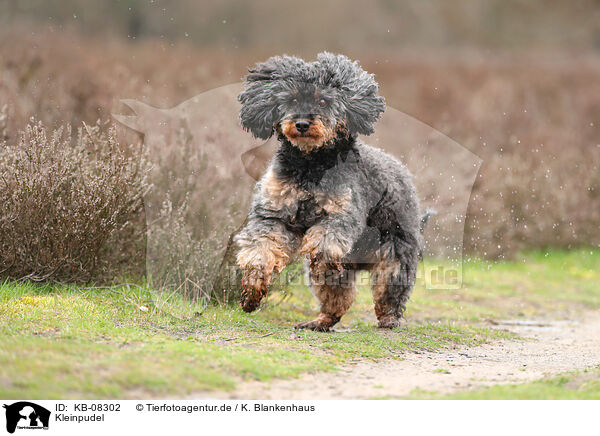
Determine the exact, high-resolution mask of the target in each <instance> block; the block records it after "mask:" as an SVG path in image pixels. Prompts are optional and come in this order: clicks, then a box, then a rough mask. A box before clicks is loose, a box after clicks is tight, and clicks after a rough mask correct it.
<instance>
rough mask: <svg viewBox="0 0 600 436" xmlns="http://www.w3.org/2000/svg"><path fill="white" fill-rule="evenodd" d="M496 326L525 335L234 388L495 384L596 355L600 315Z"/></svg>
mask: <svg viewBox="0 0 600 436" xmlns="http://www.w3.org/2000/svg"><path fill="white" fill-rule="evenodd" d="M496 327H498V328H503V329H507V330H510V331H513V332H515V333H517V334H519V335H520V336H522V337H524V338H528V339H527V340H523V341H520V340H517V341H500V342H495V343H493V344H487V345H483V346H479V347H470V348H456V349H450V350H443V351H435V352H424V353H419V354H417V353H407V354H406V355H405V356H403V357H404V360H391V359H390V360H382V361H378V362H373V361H365V360H356V361H352V362H350V363H349V364H346V365H344V366H342V367H341V368H340V370H339V371H338V372H336V373H317V374H308V375H305V376H303V377H301V378H299V379H294V380H278V381H273V382H271V383H260V382H250V383H242V384H240V385H239V387H238V389H236V391H235V392H232V393H221V394H216V395H212V394H211V395H210V396H214V397H220V398H245V399H278V400H279V399H367V398H373V397H382V396H385V397H399V396H403V395H407V394H409V393H410V392H411V391H412V390H414V389H422V390H426V391H434V392H440V393H449V392H455V391H460V390H465V389H474V388H476V387H481V386H488V385H494V384H504V383H517V382H526V381H529V380H534V379H539V378H541V377H543V376H546V375H551V374H556V373H559V372H563V371H569V370H575V369H583V368H588V367H592V366H595V365H598V364H599V363H600V317H597V316H595V317H591V316H588V317H586V318H584V319H582V320H581V321H580V322H574V321H556V322H548V321H540V322H537V321H529V322H517V321H514V322H513V321H506V322H502V323H500V324H499V325H498V326H496Z"/></svg>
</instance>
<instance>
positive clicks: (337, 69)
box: [317, 52, 385, 135]
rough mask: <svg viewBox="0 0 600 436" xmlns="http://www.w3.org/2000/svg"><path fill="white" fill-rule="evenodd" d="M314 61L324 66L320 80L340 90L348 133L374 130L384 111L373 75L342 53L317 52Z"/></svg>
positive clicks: (366, 133)
mask: <svg viewBox="0 0 600 436" xmlns="http://www.w3.org/2000/svg"><path fill="white" fill-rule="evenodd" d="M317 60H318V62H319V63H320V64H321V66H322V68H323V72H322V75H323V76H325V77H323V79H324V80H325V81H326V82H328V83H329V84H330V85H331V86H334V87H336V88H338V89H340V90H341V91H340V92H341V100H342V102H343V106H344V111H345V113H346V123H347V128H348V131H349V132H350V134H362V135H370V134H371V133H373V132H374V131H375V128H374V124H375V123H376V122H377V120H378V119H379V118H380V117H381V114H382V113H383V111H385V99H384V98H383V97H381V96H380V95H379V94H378V91H379V85H378V84H377V82H376V81H375V76H374V75H373V74H369V73H367V72H366V71H365V70H363V69H362V68H361V67H360V65H359V64H358V62H352V61H351V60H350V59H348V58H347V57H346V56H344V55H336V54H332V53H327V52H323V53H319V55H318V56H317Z"/></svg>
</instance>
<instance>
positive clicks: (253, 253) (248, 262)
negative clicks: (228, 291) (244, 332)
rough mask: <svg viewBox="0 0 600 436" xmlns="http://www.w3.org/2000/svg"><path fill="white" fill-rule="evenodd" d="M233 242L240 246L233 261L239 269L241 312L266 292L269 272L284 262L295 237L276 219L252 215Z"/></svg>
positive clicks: (254, 306) (295, 242)
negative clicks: (240, 275)
mask: <svg viewBox="0 0 600 436" xmlns="http://www.w3.org/2000/svg"><path fill="white" fill-rule="evenodd" d="M235 242H236V243H237V245H238V246H239V248H240V250H239V251H238V254H237V263H238V265H239V266H240V268H241V269H242V271H243V277H242V298H241V305H242V309H244V311H245V312H252V311H254V310H256V309H257V308H258V306H259V304H260V302H261V300H262V299H263V298H264V297H265V296H266V295H267V292H268V286H269V285H270V284H271V279H272V276H273V273H280V272H281V271H282V270H283V269H284V268H285V267H286V265H287V264H288V262H289V260H290V256H291V254H292V253H293V252H294V251H295V250H296V248H297V246H298V242H299V238H298V237H297V236H296V235H295V234H293V233H291V232H290V231H288V230H287V229H286V227H285V225H284V224H283V223H282V222H280V221H277V220H273V219H261V218H259V217H256V216H254V217H251V218H250V219H249V220H248V224H247V225H246V227H245V228H244V229H242V231H241V232H240V233H239V234H238V235H236V237H235Z"/></svg>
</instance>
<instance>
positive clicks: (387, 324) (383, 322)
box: [379, 316, 400, 329]
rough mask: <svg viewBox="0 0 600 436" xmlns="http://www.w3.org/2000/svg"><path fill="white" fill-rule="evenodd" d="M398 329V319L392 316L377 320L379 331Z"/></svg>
mask: <svg viewBox="0 0 600 436" xmlns="http://www.w3.org/2000/svg"><path fill="white" fill-rule="evenodd" d="M396 327H400V319H399V318H395V317H392V316H389V317H385V318H381V319H380V320H379V328H380V329H394V328H396Z"/></svg>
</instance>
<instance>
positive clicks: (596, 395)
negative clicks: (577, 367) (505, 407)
mask: <svg viewBox="0 0 600 436" xmlns="http://www.w3.org/2000/svg"><path fill="white" fill-rule="evenodd" d="M410 398H413V399H448V400H600V367H598V368H593V369H588V370H585V371H574V372H567V373H564V374H561V375H559V376H557V377H549V378H545V379H541V380H536V381H533V382H530V383H522V384H510V385H496V386H491V387H488V388H483V389H477V390H473V391H466V392H460V393H456V394H452V395H438V394H435V393H427V392H415V393H414V394H413V395H411V397H410Z"/></svg>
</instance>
